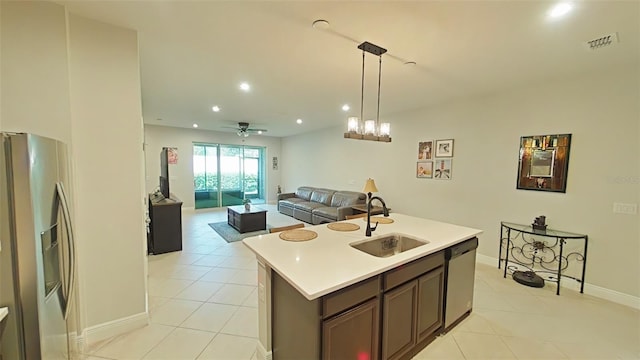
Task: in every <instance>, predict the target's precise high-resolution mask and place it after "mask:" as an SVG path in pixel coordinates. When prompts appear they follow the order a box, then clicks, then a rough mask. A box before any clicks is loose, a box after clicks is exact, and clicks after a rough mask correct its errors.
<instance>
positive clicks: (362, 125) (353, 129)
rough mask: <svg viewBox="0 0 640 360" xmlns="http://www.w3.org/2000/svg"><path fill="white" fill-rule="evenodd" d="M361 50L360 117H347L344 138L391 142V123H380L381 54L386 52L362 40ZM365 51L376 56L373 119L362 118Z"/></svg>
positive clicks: (359, 47) (359, 46)
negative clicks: (375, 108) (376, 68)
mask: <svg viewBox="0 0 640 360" xmlns="http://www.w3.org/2000/svg"><path fill="white" fill-rule="evenodd" d="M358 49H360V50H362V81H361V90H360V91H361V93H360V118H359V119H358V117H355V116H351V117H349V118H348V119H347V132H346V133H344V137H345V138H346V139H358V140H372V141H381V142H391V136H390V135H391V133H390V130H391V125H390V124H389V123H380V80H381V75H382V54H384V53H386V52H387V49H383V48H381V47H380V46H378V45H374V44H372V43H370V42H367V41H365V42H363V43H362V44H360V45H358ZM365 52H368V53H370V54H373V55H377V56H378V59H379V61H378V109H377V112H376V119H375V120H364V57H365Z"/></svg>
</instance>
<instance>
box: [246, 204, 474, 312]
mask: <svg viewBox="0 0 640 360" xmlns="http://www.w3.org/2000/svg"><path fill="white" fill-rule="evenodd" d="M380 216H381V215H380ZM389 218H391V219H393V220H394V222H393V223H391V224H379V225H378V228H377V230H376V231H375V232H373V236H372V237H371V238H374V237H378V236H380V235H384V234H389V233H402V234H406V235H409V236H413V237H415V238H418V239H423V240H426V241H428V242H429V243H428V244H426V245H423V246H419V247H417V248H414V249H411V250H407V251H405V252H403V253H400V254H396V255H393V256H390V257H387V258H379V257H375V256H373V255H369V254H367V253H364V252H362V251H360V250H358V249H355V248H353V247H351V246H349V244H350V243H354V242H357V241H359V240H364V239H366V237H365V235H364V234H365V229H366V227H367V223H366V218H357V219H352V220H345V221H344V222H350V223H354V224H358V225H360V229H359V230H356V231H334V230H331V229H329V228H328V227H327V224H322V225H316V226H311V227H305V228H304V229H306V230H313V231H315V232H317V233H318V237H317V238H315V239H313V240H309V241H301V242H292V241H284V240H282V239H280V237H279V236H278V235H279V234H278V233H274V234H267V235H258V236H253V237H250V238H246V239H244V240H243V243H244V244H245V245H246V246H247V247H248V248H249V249H251V250H252V251H253V252H254V253H255V254H256V256H257V257H258V258H259V260H260V259H261V261H264V263H265V264H266V265H268V266H269V267H270V268H272V269H273V270H275V271H276V272H277V273H278V274H279V275H280V276H282V277H283V278H285V279H286V280H287V281H288V282H289V283H290V284H291V285H292V286H293V287H295V288H296V289H297V290H298V291H299V292H300V293H301V294H302V295H304V296H305V297H306V298H307V299H309V300H313V299H316V298H319V297H321V296H323V295H326V294H329V293H331V292H333V291H336V290H339V289H342V288H344V287H346V286H349V285H351V284H355V283H357V282H358V281H361V280H364V279H367V278H370V277H372V276H374V275H378V274H380V273H383V272H385V271H387V270H389V269H393V268H395V267H396V266H398V265H402V264H405V263H407V262H410V261H412V260H415V259H418V258H421V257H423V256H425V255H429V254H432V253H435V252H438V251H440V250H442V249H446V248H448V247H449V246H451V245H454V244H457V243H459V242H462V241H464V240H467V239H470V238H472V237H474V236H476V235H479V234H481V233H482V231H481V230H478V229H472V228H467V227H463V226H458V225H453V224H448V223H443V222H439V221H433V220H427V219H421V218H417V217H413V216H408V215H402V214H397V213H392V214H391V216H389ZM363 219H364V220H363Z"/></svg>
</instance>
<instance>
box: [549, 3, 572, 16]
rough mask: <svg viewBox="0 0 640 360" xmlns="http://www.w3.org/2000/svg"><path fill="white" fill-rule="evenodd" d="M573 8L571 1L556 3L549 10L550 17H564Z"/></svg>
mask: <svg viewBox="0 0 640 360" xmlns="http://www.w3.org/2000/svg"><path fill="white" fill-rule="evenodd" d="M571 9H572V6H571V4H570V3H566V2H563V3H559V4H556V5H555V6H554V7H552V8H551V10H550V11H549V17H552V18H559V17H562V16H564V15H566V14H567V13H568V12H569V11H571Z"/></svg>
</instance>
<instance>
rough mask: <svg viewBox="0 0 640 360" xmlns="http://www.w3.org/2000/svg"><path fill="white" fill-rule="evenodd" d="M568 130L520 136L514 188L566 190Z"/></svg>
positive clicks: (569, 137)
mask: <svg viewBox="0 0 640 360" xmlns="http://www.w3.org/2000/svg"><path fill="white" fill-rule="evenodd" d="M570 147H571V134H555V135H536V136H523V137H521V138H520V157H519V159H520V160H519V164H518V183H517V186H516V187H517V188H518V189H522V190H539V191H553V192H566V190H567V170H568V169H569V149H570Z"/></svg>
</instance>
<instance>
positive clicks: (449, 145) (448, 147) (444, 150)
mask: <svg viewBox="0 0 640 360" xmlns="http://www.w3.org/2000/svg"><path fill="white" fill-rule="evenodd" d="M436 157H453V139H448V140H436Z"/></svg>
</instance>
